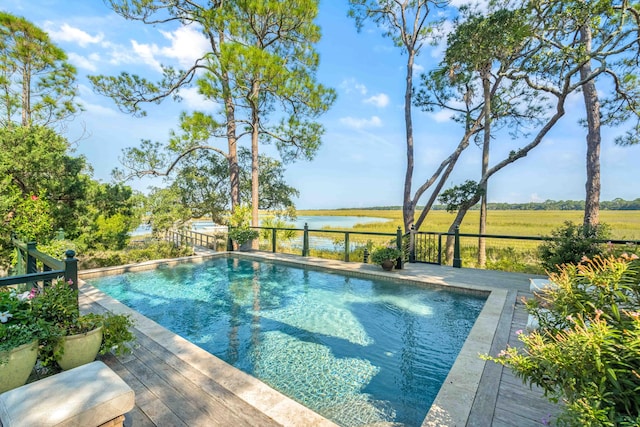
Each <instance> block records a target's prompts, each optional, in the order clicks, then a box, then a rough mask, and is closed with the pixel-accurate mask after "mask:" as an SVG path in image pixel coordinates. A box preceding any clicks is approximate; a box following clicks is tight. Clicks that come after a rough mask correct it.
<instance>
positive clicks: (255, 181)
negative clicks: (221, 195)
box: [251, 81, 260, 249]
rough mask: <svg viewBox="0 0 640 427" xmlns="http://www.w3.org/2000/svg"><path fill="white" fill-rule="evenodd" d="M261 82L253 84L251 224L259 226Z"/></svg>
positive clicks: (254, 244)
mask: <svg viewBox="0 0 640 427" xmlns="http://www.w3.org/2000/svg"><path fill="white" fill-rule="evenodd" d="M259 95H260V83H259V82H258V81H254V82H253V84H252V85H251V126H252V127H251V226H252V227H258V226H259V225H260V222H259V221H260V220H259V218H258V207H259V204H260V192H259V191H258V190H259V188H260V185H259V184H260V182H259V176H260V170H259V165H258V158H259V156H258V142H259V136H260V112H259V111H258V108H259V105H258V103H259V97H260V96H259ZM251 247H252V249H258V240H257V239H254V240H253V243H252V245H251Z"/></svg>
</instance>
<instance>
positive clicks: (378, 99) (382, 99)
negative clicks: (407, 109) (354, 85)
mask: <svg viewBox="0 0 640 427" xmlns="http://www.w3.org/2000/svg"><path fill="white" fill-rule="evenodd" d="M364 103H365V104H373V105H375V106H376V107H381V108H382V107H386V106H387V105H389V97H388V96H387V95H386V94H384V93H379V94H378V95H373V96H372V97H370V98H367V99H365V100H364Z"/></svg>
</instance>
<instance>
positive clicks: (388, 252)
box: [371, 246, 402, 264]
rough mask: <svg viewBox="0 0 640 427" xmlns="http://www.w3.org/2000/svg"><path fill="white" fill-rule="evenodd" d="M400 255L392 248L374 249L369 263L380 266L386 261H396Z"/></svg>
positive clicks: (396, 249) (400, 253)
mask: <svg viewBox="0 0 640 427" xmlns="http://www.w3.org/2000/svg"><path fill="white" fill-rule="evenodd" d="M400 255H402V252H400V250H399V249H398V248H396V247H394V246H386V247H382V248H377V249H374V250H373V252H371V261H372V262H374V263H376V264H382V263H383V262H384V261H387V260H392V261H394V260H396V259H397V258H398V257H400Z"/></svg>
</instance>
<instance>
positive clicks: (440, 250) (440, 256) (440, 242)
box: [438, 233, 442, 265]
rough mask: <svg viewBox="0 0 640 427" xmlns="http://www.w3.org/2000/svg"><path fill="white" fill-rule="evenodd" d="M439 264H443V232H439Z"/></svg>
mask: <svg viewBox="0 0 640 427" xmlns="http://www.w3.org/2000/svg"><path fill="white" fill-rule="evenodd" d="M438 265H442V233H438Z"/></svg>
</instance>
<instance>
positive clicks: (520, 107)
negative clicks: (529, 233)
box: [419, 9, 540, 268]
mask: <svg viewBox="0 0 640 427" xmlns="http://www.w3.org/2000/svg"><path fill="white" fill-rule="evenodd" d="M463 17H464V20H463V22H460V23H458V24H457V26H456V28H455V31H454V32H452V33H451V34H450V35H449V37H448V40H447V50H446V53H445V59H444V60H443V65H444V67H443V69H441V70H437V71H436V73H432V76H434V77H436V79H437V80H440V81H441V80H442V75H441V74H442V72H446V73H447V76H448V79H449V84H450V85H456V86H458V87H464V89H465V90H464V91H463V92H462V93H463V94H464V96H463V99H464V100H465V104H467V105H469V104H470V102H471V100H472V99H473V98H475V97H476V96H475V93H474V92H475V91H476V87H475V86H476V84H475V82H474V76H477V79H479V80H480V86H481V89H482V90H481V95H480V96H479V98H480V102H479V105H478V107H477V109H478V111H481V122H482V128H481V130H479V133H481V134H482V136H483V137H482V144H481V145H482V168H481V176H485V175H486V173H487V171H488V169H489V147H490V142H491V138H492V124H493V122H494V118H495V119H499V120H503V121H509V122H511V123H513V122H518V121H523V120H525V119H527V120H531V119H533V118H534V117H535V116H536V115H537V114H539V113H540V111H539V109H538V108H537V107H533V106H532V103H533V102H532V101H534V100H535V98H536V97H535V93H532V92H531V91H521V85H520V87H519V85H518V84H517V83H515V82H510V83H511V84H509V83H507V85H508V87H507V88H503V87H502V86H503V81H504V78H503V76H504V70H505V69H507V68H508V67H510V66H511V65H512V64H513V62H514V60H515V58H517V55H519V54H520V52H521V51H522V48H523V46H524V45H525V44H526V39H527V37H528V36H529V32H530V28H529V27H528V26H527V25H526V24H525V21H524V19H523V18H524V14H523V13H521V11H518V10H516V11H512V10H506V9H500V10H496V11H494V12H491V13H489V14H488V15H486V16H483V15H479V14H475V13H471V14H465V15H464V16H463ZM494 64H498V65H497V66H496V67H495V70H494ZM437 73H439V74H440V75H437ZM456 80H459V81H456ZM493 98H495V101H496V102H495V103H494V102H493ZM439 99H442V98H439ZM467 108H468V110H469V113H470V112H471V109H470V108H469V107H467ZM469 113H467V117H465V121H469V120H470V117H469V115H470V114H469ZM476 123H477V122H476ZM465 125H467V124H466V123H465ZM472 129H474V128H473V127H472ZM452 162H454V160H453V159H452ZM446 177H448V174H447V173H445V174H444V175H443V177H442V178H445V179H446ZM442 178H441V182H443V181H442ZM478 190H479V192H478V194H479V195H480V199H481V204H480V226H479V234H480V235H483V234H485V233H486V221H487V190H488V181H487V180H485V181H484V183H483V184H482V185H480V186H479V187H478ZM445 197H446V196H445ZM470 207H471V206H469V205H468V204H467V205H465V207H464V208H463V209H460V210H459V211H458V213H459V215H458V216H459V217H460V218H456V220H455V221H454V224H453V227H454V228H455V227H456V226H458V225H459V224H460V222H461V221H462V218H463V217H464V215H465V213H466V210H468V209H469V208H470ZM458 220H459V222H458ZM419 221H420V220H419ZM420 222H421V221H420ZM485 261H486V254H485V239H484V238H483V237H480V238H479V239H478V266H479V267H480V268H483V267H484V264H485Z"/></svg>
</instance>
